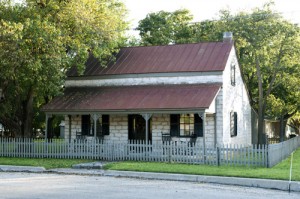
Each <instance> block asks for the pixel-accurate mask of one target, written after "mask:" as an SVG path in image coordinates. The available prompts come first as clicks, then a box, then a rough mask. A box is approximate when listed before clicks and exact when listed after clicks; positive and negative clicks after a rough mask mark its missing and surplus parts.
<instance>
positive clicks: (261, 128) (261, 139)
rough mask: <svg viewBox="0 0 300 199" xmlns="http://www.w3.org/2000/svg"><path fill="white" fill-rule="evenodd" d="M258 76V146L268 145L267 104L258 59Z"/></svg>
mask: <svg viewBox="0 0 300 199" xmlns="http://www.w3.org/2000/svg"><path fill="white" fill-rule="evenodd" d="M256 74H257V79H258V92H259V94H258V98H259V99H258V127H257V130H258V140H257V141H258V143H257V144H266V141H267V139H266V134H265V102H264V93H263V81H262V77H261V71H260V65H259V60H258V59H256Z"/></svg>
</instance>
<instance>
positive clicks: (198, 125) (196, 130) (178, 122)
mask: <svg viewBox="0 0 300 199" xmlns="http://www.w3.org/2000/svg"><path fill="white" fill-rule="evenodd" d="M187 115H190V116H191V115H193V122H191V118H189V119H187V120H189V122H185V119H186V118H187ZM182 126H183V127H186V126H189V135H184V134H181V132H182V130H183V131H185V129H183V128H182ZM170 135H171V136H172V137H203V120H202V118H201V117H200V116H199V115H198V114H194V113H186V114H170Z"/></svg>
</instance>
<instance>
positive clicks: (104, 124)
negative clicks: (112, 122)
mask: <svg viewBox="0 0 300 199" xmlns="http://www.w3.org/2000/svg"><path fill="white" fill-rule="evenodd" d="M81 131H82V133H81V134H82V135H86V136H94V120H92V118H91V116H90V115H82V116H81ZM101 135H109V115H102V116H101V117H100V118H99V119H98V120H97V136H101Z"/></svg>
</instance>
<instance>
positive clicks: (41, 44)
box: [0, 0, 127, 137]
mask: <svg viewBox="0 0 300 199" xmlns="http://www.w3.org/2000/svg"><path fill="white" fill-rule="evenodd" d="M125 13H126V12H125V8H124V6H123V4H122V3H120V2H119V1H118V0H115V1H114V0H74V1H68V0H27V1H25V2H24V3H23V4H12V3H11V2H10V1H7V0H4V1H1V2H0V73H1V77H0V88H1V89H2V90H3V93H4V100H3V101H1V102H0V123H2V124H3V125H4V126H5V127H6V128H7V129H10V131H13V132H14V133H15V135H16V136H18V137H20V136H24V137H31V136H32V123H33V116H34V112H33V110H34V109H35V108H39V107H40V106H41V105H42V104H44V103H45V102H48V101H49V99H50V98H51V97H53V96H55V95H57V94H58V93H60V92H61V91H62V85H63V80H64V78H65V72H66V71H67V70H68V69H69V68H70V67H71V66H73V65H74V64H75V63H76V66H77V69H78V71H79V73H82V71H83V70H84V63H85V61H86V60H87V58H88V56H89V54H90V53H92V54H93V55H94V56H95V57H97V58H99V59H100V60H101V61H102V62H103V63H105V61H108V59H111V56H112V53H114V52H116V51H118V48H119V44H120V43H123V32H124V30H125V28H126V27H127V24H126V23H125V22H124V21H123V18H124V15H125Z"/></svg>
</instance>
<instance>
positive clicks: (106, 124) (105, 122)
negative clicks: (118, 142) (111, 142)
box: [102, 115, 109, 135]
mask: <svg viewBox="0 0 300 199" xmlns="http://www.w3.org/2000/svg"><path fill="white" fill-rule="evenodd" d="M102 135H109V115H102Z"/></svg>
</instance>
